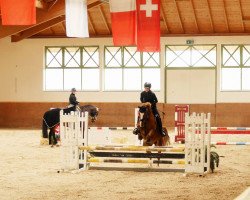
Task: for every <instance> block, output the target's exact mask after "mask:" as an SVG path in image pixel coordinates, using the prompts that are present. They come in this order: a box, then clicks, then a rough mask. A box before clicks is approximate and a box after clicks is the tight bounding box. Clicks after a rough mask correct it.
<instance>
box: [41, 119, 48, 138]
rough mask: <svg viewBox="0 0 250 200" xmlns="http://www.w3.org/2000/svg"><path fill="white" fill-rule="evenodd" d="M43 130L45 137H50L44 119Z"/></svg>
mask: <svg viewBox="0 0 250 200" xmlns="http://www.w3.org/2000/svg"><path fill="white" fill-rule="evenodd" d="M42 131H43V138H48V127H47V124H46V123H45V120H44V119H43V124H42Z"/></svg>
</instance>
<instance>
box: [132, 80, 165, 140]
mask: <svg viewBox="0 0 250 200" xmlns="http://www.w3.org/2000/svg"><path fill="white" fill-rule="evenodd" d="M140 100H141V102H142V103H146V102H149V103H151V108H152V112H153V114H154V116H155V119H156V123H157V129H158V132H159V133H160V134H161V135H162V136H166V133H165V132H164V131H163V130H162V122H161V117H160V115H159V113H158V110H157V107H156V104H157V103H158V99H157V97H156V95H155V93H154V92H152V91H151V83H148V82H146V83H145V84H144V91H143V92H141V96H140ZM137 131H138V130H134V133H136V132H137ZM137 134H138V133H137Z"/></svg>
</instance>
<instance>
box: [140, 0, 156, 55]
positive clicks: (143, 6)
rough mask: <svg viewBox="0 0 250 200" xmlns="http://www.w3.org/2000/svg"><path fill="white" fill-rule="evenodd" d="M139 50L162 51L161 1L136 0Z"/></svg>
mask: <svg viewBox="0 0 250 200" xmlns="http://www.w3.org/2000/svg"><path fill="white" fill-rule="evenodd" d="M136 10H137V50H138V51H142V52H158V51H160V0H136Z"/></svg>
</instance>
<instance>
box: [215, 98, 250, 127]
mask: <svg viewBox="0 0 250 200" xmlns="http://www.w3.org/2000/svg"><path fill="white" fill-rule="evenodd" d="M216 122H217V124H219V125H220V126H226V127H230V126H233V127H235V126H237V127H250V104H249V103H219V104H217V105H216Z"/></svg>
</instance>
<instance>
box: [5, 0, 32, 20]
mask: <svg viewBox="0 0 250 200" xmlns="http://www.w3.org/2000/svg"><path fill="white" fill-rule="evenodd" d="M0 3H1V15H2V25H32V24H35V23H36V4H35V0H0Z"/></svg>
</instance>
